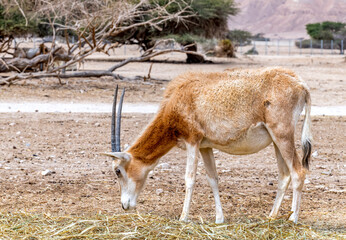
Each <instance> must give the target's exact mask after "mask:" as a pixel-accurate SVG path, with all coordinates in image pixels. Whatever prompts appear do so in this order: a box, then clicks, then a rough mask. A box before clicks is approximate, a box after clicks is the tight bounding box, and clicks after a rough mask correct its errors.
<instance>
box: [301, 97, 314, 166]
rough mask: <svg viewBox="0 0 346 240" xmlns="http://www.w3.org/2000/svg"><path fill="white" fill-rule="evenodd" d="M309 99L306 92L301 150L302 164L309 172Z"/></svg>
mask: <svg viewBox="0 0 346 240" xmlns="http://www.w3.org/2000/svg"><path fill="white" fill-rule="evenodd" d="M310 113H311V98H310V93H309V92H308V91H306V95H305V118H304V123H303V131H302V148H303V154H304V155H303V159H302V164H303V166H304V168H305V169H307V170H309V160H310V157H311V148H312V144H311V142H312V135H311V117H310Z"/></svg>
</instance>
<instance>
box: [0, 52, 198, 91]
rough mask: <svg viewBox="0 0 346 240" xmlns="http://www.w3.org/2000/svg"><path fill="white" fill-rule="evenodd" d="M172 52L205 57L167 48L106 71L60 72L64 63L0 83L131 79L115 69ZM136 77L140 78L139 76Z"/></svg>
mask: <svg viewBox="0 0 346 240" xmlns="http://www.w3.org/2000/svg"><path fill="white" fill-rule="evenodd" d="M171 52H178V53H184V54H195V55H198V56H202V57H205V56H204V55H203V54H201V53H197V52H193V51H185V50H179V49H166V50H159V51H156V52H152V53H151V54H149V55H145V56H143V55H142V56H140V57H132V58H128V59H126V60H124V61H122V62H120V63H118V64H115V65H114V66H112V67H111V68H109V69H108V70H104V71H84V72H73V73H60V72H58V70H60V69H62V68H63V66H64V65H63V66H60V67H58V68H55V69H52V70H51V71H50V72H49V73H47V72H37V73H19V74H16V75H13V76H10V77H7V78H4V79H2V80H0V85H9V84H12V83H14V82H18V81H20V80H26V79H37V78H51V77H56V78H61V79H62V78H83V77H84V78H86V77H102V76H110V77H114V78H116V79H130V78H126V77H123V76H120V75H118V74H116V73H114V71H115V70H116V69H118V68H120V67H123V66H125V65H126V64H129V63H131V62H145V61H148V60H150V59H151V58H153V57H156V56H159V55H163V54H167V53H171ZM47 55H48V54H47ZM40 56H43V55H40ZM40 56H37V57H40ZM37 57H36V58H37ZM34 59H35V58H34ZM32 60H33V59H32ZM65 65H70V64H65ZM136 79H138V77H137V78H136Z"/></svg>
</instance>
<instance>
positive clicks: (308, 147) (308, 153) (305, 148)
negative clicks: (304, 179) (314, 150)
mask: <svg viewBox="0 0 346 240" xmlns="http://www.w3.org/2000/svg"><path fill="white" fill-rule="evenodd" d="M303 153H304V156H303V160H302V163H303V166H304V168H305V169H307V170H309V161H310V157H311V141H310V139H307V140H306V141H305V142H304V143H303Z"/></svg>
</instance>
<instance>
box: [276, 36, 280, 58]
mask: <svg viewBox="0 0 346 240" xmlns="http://www.w3.org/2000/svg"><path fill="white" fill-rule="evenodd" d="M279 44H280V39H278V40H277V48H276V55H279V52H280V49H279Z"/></svg>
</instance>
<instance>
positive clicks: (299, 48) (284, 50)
mask: <svg viewBox="0 0 346 240" xmlns="http://www.w3.org/2000/svg"><path fill="white" fill-rule="evenodd" d="M237 52H238V53H240V54H251V53H252V54H259V55H317V54H320V55H327V54H344V53H345V42H344V40H342V39H340V40H339V39H337V40H301V39H298V40H294V39H264V40H252V41H251V44H248V45H246V46H242V44H240V46H238V48H237Z"/></svg>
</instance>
